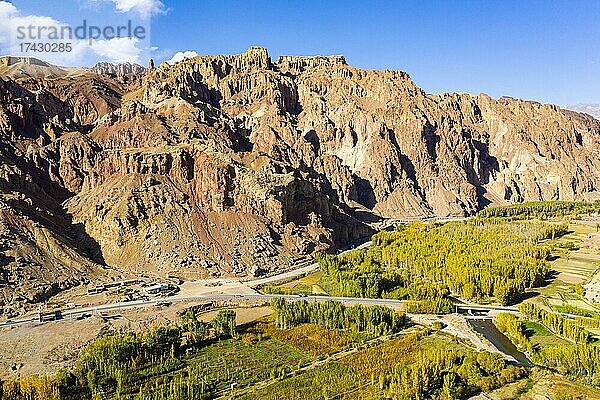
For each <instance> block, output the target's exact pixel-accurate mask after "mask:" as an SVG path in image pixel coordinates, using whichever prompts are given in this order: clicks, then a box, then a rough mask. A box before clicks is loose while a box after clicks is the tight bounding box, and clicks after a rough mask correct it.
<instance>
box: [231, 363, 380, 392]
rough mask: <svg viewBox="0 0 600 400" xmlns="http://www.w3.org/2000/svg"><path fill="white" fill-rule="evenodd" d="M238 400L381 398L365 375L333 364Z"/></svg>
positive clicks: (348, 367) (344, 366) (282, 381)
mask: <svg viewBox="0 0 600 400" xmlns="http://www.w3.org/2000/svg"><path fill="white" fill-rule="evenodd" d="M234 398H235V399H240V400H251V399H261V400H282V399H285V400H322V399H333V398H336V399H365V400H368V399H371V400H375V399H380V398H381V394H380V393H379V392H378V390H377V389H376V388H375V387H374V386H373V385H371V383H370V381H369V380H368V379H366V378H365V377H364V376H362V375H359V374H357V373H356V372H355V371H354V370H353V369H352V368H351V367H350V366H348V365H344V364H340V363H336V362H332V363H328V364H325V365H323V366H321V367H319V368H315V369H312V370H309V371H307V372H305V373H303V374H301V375H298V376H294V377H291V378H287V379H284V380H281V381H278V382H277V383H275V384H273V385H270V386H268V387H266V388H263V389H258V390H256V391H254V392H252V393H249V394H246V395H243V396H240V397H234Z"/></svg>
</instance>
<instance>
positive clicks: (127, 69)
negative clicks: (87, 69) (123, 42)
mask: <svg viewBox="0 0 600 400" xmlns="http://www.w3.org/2000/svg"><path fill="white" fill-rule="evenodd" d="M92 71H93V72H95V73H97V74H99V75H109V76H112V77H115V78H119V79H125V78H128V77H131V76H136V75H143V74H144V73H145V72H146V68H144V67H142V66H141V65H139V64H132V63H129V62H126V63H121V64H113V63H109V62H100V63H97V64H96V65H94V66H93V67H92Z"/></svg>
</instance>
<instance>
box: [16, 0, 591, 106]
mask: <svg viewBox="0 0 600 400" xmlns="http://www.w3.org/2000/svg"><path fill="white" fill-rule="evenodd" d="M12 3H13V5H14V6H15V7H16V8H17V9H18V10H19V13H20V15H38V16H40V15H42V16H51V17H52V18H54V19H55V20H57V21H61V22H66V23H70V24H75V23H77V21H78V20H80V19H81V16H82V15H91V14H93V13H95V14H94V15H102V16H103V17H102V18H100V17H95V18H97V19H98V18H99V19H100V20H103V21H111V20H112V18H114V17H115V16H116V17H118V18H123V17H124V16H130V15H132V14H136V11H137V14H136V18H138V19H141V20H144V21H147V23H148V24H149V26H150V27H151V28H152V37H151V45H152V46H154V47H155V48H154V49H152V51H153V54H154V57H155V58H158V59H161V60H164V59H169V58H171V56H172V55H173V54H174V53H176V52H177V51H185V50H193V51H196V52H198V53H200V54H217V53H219V54H233V53H239V52H242V51H244V50H245V49H246V48H247V47H248V46H250V45H261V46H265V47H267V48H268V49H269V52H270V53H271V56H272V57H273V58H274V59H275V58H276V57H277V56H278V55H281V54H307V55H310V54H344V55H345V56H346V58H347V60H348V62H349V63H350V64H351V65H354V66H356V67H361V68H369V69H399V70H403V71H407V72H409V73H410V75H411V77H412V78H413V80H414V81H415V82H416V83H417V84H418V85H419V86H421V87H423V88H424V89H425V90H426V91H427V92H430V93H438V92H451V91H458V92H470V93H480V92H485V93H488V94H490V95H491V96H493V97H499V96H502V95H509V96H513V97H520V98H525V99H532V100H538V101H541V102H550V103H556V104H560V105H567V104H574V103H600V1H597V0H589V1H582V0H571V1H534V0H527V1H512V0H505V1H485V0H480V1H476V0H472V1H444V2H442V1H371V2H367V1H355V0H347V1H344V2H341V1H313V0H304V1H261V0H252V1H233V0H220V1H213V0H196V1H192V0H163V1H162V8H160V7H161V4H159V3H160V0H61V1H58V0H45V1H42V0H33V1H32V0H21V1H17V0H15V1H13V2H12ZM70 3H72V4H73V6H72V7H71V6H65V4H70ZM136 3H138V5H139V6H140V7H146V9H145V10H146V14H145V15H141V13H140V10H142V9H141V8H138V9H136V8H135V7H133V8H131V9H129V12H124V11H125V10H127V7H132V6H135V5H136ZM153 6H158V7H159V8H156V9H149V8H148V7H153ZM119 7H120V8H119ZM149 10H150V11H149ZM106 44H107V45H108V43H106ZM107 51H108V50H107ZM103 54H110V53H107V52H105V53H103ZM146 54H147V53H145V52H144V53H140V54H139V58H144V57H146ZM96 56H98V54H96ZM92 59H93V57H91V56H86V57H85V59H84V60H83V61H80V62H84V63H89V62H91V61H92ZM140 62H142V63H144V64H145V63H146V62H147V60H146V59H140Z"/></svg>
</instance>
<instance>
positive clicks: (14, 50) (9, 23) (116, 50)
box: [0, 0, 162, 66]
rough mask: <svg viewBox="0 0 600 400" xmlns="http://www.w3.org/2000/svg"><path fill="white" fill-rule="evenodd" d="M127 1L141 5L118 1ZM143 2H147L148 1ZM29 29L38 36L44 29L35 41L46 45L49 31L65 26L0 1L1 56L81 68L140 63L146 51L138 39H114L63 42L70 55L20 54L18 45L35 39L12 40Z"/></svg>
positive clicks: (67, 53) (130, 0) (66, 53)
mask: <svg viewBox="0 0 600 400" xmlns="http://www.w3.org/2000/svg"><path fill="white" fill-rule="evenodd" d="M111 1H113V0H111ZM127 1H128V2H130V3H143V1H142V2H140V1H135V0H122V1H121V2H123V3H124V2H127ZM145 1H146V2H147V1H148V0H145ZM153 1H155V0H153ZM150 2H152V1H150ZM161 4H162V3H161ZM141 10H143V9H141ZM29 26H33V27H35V29H34V30H33V32H32V33H33V36H37V33H38V32H37V28H38V27H44V28H45V29H46V30H45V31H44V33H43V34H42V35H41V36H42V39H40V40H38V42H46V43H47V42H48V40H47V39H46V40H44V39H45V35H46V34H47V32H48V29H49V28H56V29H57V30H58V31H60V29H61V28H62V27H66V26H68V25H67V24H64V23H62V22H60V21H57V20H55V19H54V18H52V17H48V16H38V15H23V14H22V13H21V12H20V10H19V9H17V8H16V7H15V6H14V5H13V4H11V3H9V2H6V1H0V50H2V54H13V55H25V56H33V57H37V58H41V59H43V60H45V61H48V62H50V63H53V64H56V65H62V66H82V65H91V64H93V63H95V62H97V61H100V60H107V61H112V62H137V63H139V62H140V57H141V55H142V53H143V52H144V48H145V47H144V44H143V43H141V42H140V41H139V40H138V39H137V38H128V37H125V38H114V39H110V40H96V41H92V42H91V43H90V42H89V41H88V40H79V39H75V38H73V39H65V40H62V42H65V43H66V42H68V43H70V44H71V47H72V51H70V52H62V53H60V52H56V53H51V52H44V53H23V52H22V49H21V48H20V45H19V44H20V43H23V42H36V40H34V38H29V37H28V39H26V40H15V39H18V38H17V32H18V31H17V29H18V28H19V27H24V28H25V30H27V27H29ZM28 36H29V35H28ZM11 39H12V40H11ZM30 39H33V40H30Z"/></svg>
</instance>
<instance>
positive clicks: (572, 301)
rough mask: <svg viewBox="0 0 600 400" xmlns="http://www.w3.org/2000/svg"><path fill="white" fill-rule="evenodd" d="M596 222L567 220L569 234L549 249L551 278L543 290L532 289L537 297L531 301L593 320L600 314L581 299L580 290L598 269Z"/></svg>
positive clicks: (599, 247)
mask: <svg viewBox="0 0 600 400" xmlns="http://www.w3.org/2000/svg"><path fill="white" fill-rule="evenodd" d="M596 223H597V222H596V221H590V220H570V221H569V222H568V225H569V232H568V233H567V234H566V235H564V236H562V237H560V238H558V239H554V240H548V241H547V242H546V244H547V245H548V246H550V248H551V249H552V251H551V261H550V269H551V271H552V272H551V274H552V275H553V276H552V278H551V279H550V280H549V281H548V284H547V285H546V286H543V287H540V288H536V289H535V292H537V293H539V295H538V296H536V297H534V298H532V299H531V301H533V302H535V303H537V304H539V305H541V306H545V307H548V308H549V309H552V310H553V311H555V312H560V313H565V314H572V315H580V316H584V317H597V316H598V315H600V310H599V309H598V308H597V307H596V306H595V305H593V304H591V303H590V302H589V301H588V300H587V299H586V298H585V297H584V292H583V290H584V289H583V286H584V285H585V284H587V283H588V282H590V281H591V280H592V279H593V278H594V276H595V275H596V273H597V272H598V270H599V267H600V233H599V232H597V228H596Z"/></svg>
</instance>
